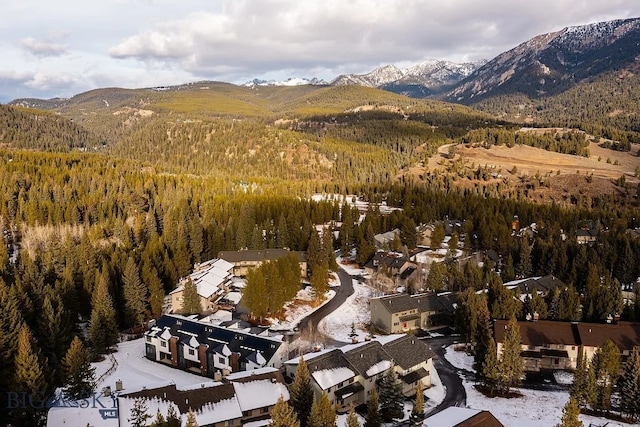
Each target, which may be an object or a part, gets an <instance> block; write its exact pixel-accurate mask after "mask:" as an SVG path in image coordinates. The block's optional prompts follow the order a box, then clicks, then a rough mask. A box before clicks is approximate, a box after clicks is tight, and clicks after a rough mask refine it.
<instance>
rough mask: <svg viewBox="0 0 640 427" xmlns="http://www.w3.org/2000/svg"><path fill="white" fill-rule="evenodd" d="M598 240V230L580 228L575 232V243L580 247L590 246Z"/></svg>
mask: <svg viewBox="0 0 640 427" xmlns="http://www.w3.org/2000/svg"><path fill="white" fill-rule="evenodd" d="M597 240H598V229H592V228H580V229H578V230H576V242H577V243H578V244H580V245H592V244H593V243H595V242H596V241H597Z"/></svg>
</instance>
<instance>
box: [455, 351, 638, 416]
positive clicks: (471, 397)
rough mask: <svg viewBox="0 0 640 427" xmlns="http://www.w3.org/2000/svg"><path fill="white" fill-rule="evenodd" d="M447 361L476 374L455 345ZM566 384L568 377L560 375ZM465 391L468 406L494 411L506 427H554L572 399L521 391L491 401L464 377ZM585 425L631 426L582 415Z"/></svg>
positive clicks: (470, 360) (561, 394)
mask: <svg viewBox="0 0 640 427" xmlns="http://www.w3.org/2000/svg"><path fill="white" fill-rule="evenodd" d="M445 358H446V359H447V360H448V361H449V362H450V363H451V364H452V365H453V366H455V367H457V368H460V369H467V370H470V371H473V368H472V365H473V357H471V356H469V355H467V354H466V353H465V352H464V351H455V349H454V346H449V347H447V349H446V352H445ZM560 378H561V379H563V380H564V381H566V379H567V378H566V375H560ZM462 382H463V384H464V388H465V391H466V392H467V406H468V407H469V408H473V409H479V410H484V411H491V413H492V414H493V415H494V416H495V417H496V418H497V419H498V420H500V422H501V423H502V424H504V425H505V426H506V427H552V426H555V425H557V424H558V423H560V419H561V417H562V409H563V408H564V405H565V404H566V403H567V401H568V400H569V393H568V392H567V391H557V390H549V391H541V390H530V389H524V388H520V389H517V391H518V392H520V393H521V394H522V397H520V398H511V399H505V398H500V397H494V398H489V397H486V396H485V395H483V394H482V393H480V392H479V391H477V390H476V389H475V387H474V384H473V383H472V382H470V381H468V380H465V379H464V378H463V381H462ZM580 419H581V420H582V422H583V424H584V425H585V426H589V424H590V423H593V424H594V425H600V426H602V425H605V423H608V424H606V425H607V427H627V426H631V424H625V423H620V422H614V421H610V420H606V419H604V418H596V417H591V416H587V415H580Z"/></svg>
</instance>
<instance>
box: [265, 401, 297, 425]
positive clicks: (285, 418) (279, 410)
mask: <svg viewBox="0 0 640 427" xmlns="http://www.w3.org/2000/svg"><path fill="white" fill-rule="evenodd" d="M267 427H300V421H298V418H297V417H296V414H295V412H294V410H293V408H292V407H291V406H289V404H288V403H287V402H285V400H284V399H283V398H282V396H280V397H279V398H278V401H277V402H276V404H275V406H274V407H273V409H272V410H271V421H269V424H268V425H267Z"/></svg>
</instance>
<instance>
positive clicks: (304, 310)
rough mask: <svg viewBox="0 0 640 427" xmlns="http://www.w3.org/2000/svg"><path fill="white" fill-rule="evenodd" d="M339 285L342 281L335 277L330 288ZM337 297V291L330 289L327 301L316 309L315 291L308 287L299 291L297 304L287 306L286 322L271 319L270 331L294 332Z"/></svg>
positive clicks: (326, 296)
mask: <svg viewBox="0 0 640 427" xmlns="http://www.w3.org/2000/svg"><path fill="white" fill-rule="evenodd" d="M334 276H335V275H334ZM336 281H337V284H336ZM337 285H340V281H339V280H338V279H337V278H335V277H334V278H332V279H331V282H330V283H329V286H330V287H335V286H337ZM335 295H336V291H334V290H333V289H330V290H329V291H327V293H326V294H325V295H324V296H325V299H324V300H323V301H322V303H321V304H320V305H318V306H315V307H314V305H313V302H314V301H315V296H314V294H313V290H312V289H311V287H310V286H307V287H306V288H304V289H301V290H300V291H298V294H297V295H296V298H295V299H296V300H297V304H291V303H287V304H286V305H285V307H284V308H285V318H284V320H279V319H273V318H270V319H269V321H270V322H271V327H270V329H271V330H274V331H285V330H289V331H290V330H293V329H294V328H295V327H296V326H298V323H300V321H301V320H302V319H304V318H305V317H307V316H308V315H309V314H311V313H313V312H314V311H315V310H317V309H318V308H320V307H322V306H323V305H325V304H326V303H328V302H329V301H330V300H331V298H333V297H334V296H335ZM305 302H306V303H305Z"/></svg>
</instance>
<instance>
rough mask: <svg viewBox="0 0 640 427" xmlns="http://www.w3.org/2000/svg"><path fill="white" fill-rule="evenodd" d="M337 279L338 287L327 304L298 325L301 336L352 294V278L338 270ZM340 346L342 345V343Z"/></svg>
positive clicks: (343, 271)
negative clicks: (338, 281) (338, 280)
mask: <svg viewBox="0 0 640 427" xmlns="http://www.w3.org/2000/svg"><path fill="white" fill-rule="evenodd" d="M338 278H339V279H340V286H339V287H338V288H337V290H336V294H335V295H334V297H333V298H331V300H330V301H329V302H328V303H326V304H325V305H323V306H322V307H320V308H319V309H317V310H316V311H314V312H313V313H311V314H309V315H308V316H307V317H305V318H304V319H302V320H301V321H300V322H299V323H298V329H299V331H300V333H301V334H302V333H303V332H305V331H306V329H307V328H308V327H309V326H310V325H313V327H314V328H316V327H317V326H318V323H319V322H320V320H322V319H323V318H324V317H326V316H328V315H329V314H330V313H332V312H333V311H334V310H336V309H337V308H338V307H340V306H341V305H342V304H344V302H345V301H346V300H347V298H348V297H349V296H350V295H351V294H353V278H352V277H351V276H350V275H349V273H347V272H346V271H345V270H344V269H342V268H340V270H338ZM330 341H332V340H330ZM340 344H341V345H344V343H340Z"/></svg>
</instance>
